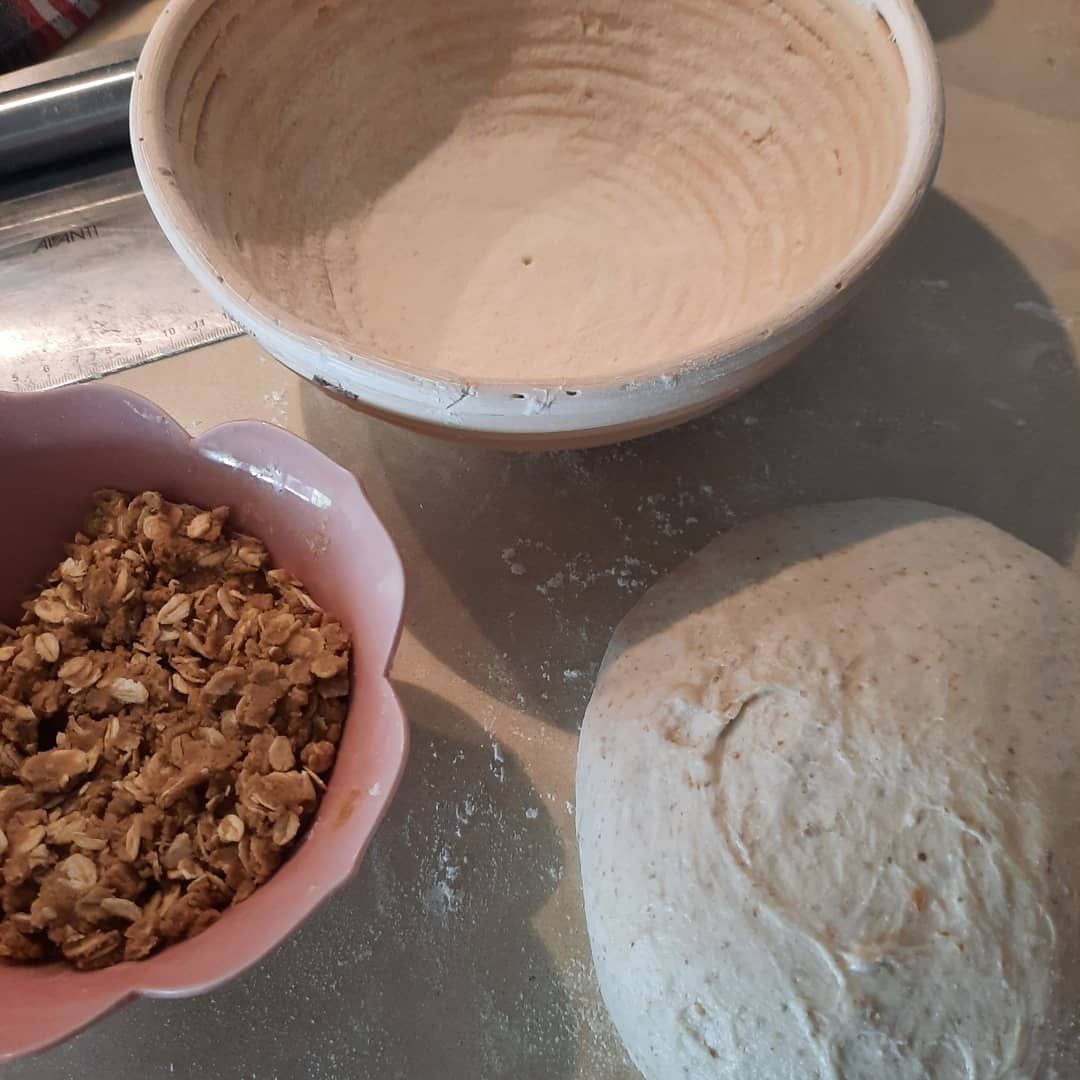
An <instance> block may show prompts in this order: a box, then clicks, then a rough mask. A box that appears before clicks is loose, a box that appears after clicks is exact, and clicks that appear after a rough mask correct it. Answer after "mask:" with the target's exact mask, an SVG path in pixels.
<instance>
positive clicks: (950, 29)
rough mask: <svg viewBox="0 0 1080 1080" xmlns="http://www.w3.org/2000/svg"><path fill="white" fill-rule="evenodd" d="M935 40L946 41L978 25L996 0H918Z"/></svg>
mask: <svg viewBox="0 0 1080 1080" xmlns="http://www.w3.org/2000/svg"><path fill="white" fill-rule="evenodd" d="M917 3H918V7H919V10H920V11H921V12H922V16H923V18H924V19H925V20H926V25H927V26H928V27H929V28H930V33H931V34H932V35H933V38H934V40H935V41H944V40H945V39H946V38H951V37H955V36H956V35H957V34H962V33H964V32H965V31H967V30H970V29H972V27H974V26H977V25H978V24H979V23H980V22H982V20H983V19H984V18H985V17H986V16H987V15H988V14H989V13H990V11H991V10H992V9H993V7H994V0H917Z"/></svg>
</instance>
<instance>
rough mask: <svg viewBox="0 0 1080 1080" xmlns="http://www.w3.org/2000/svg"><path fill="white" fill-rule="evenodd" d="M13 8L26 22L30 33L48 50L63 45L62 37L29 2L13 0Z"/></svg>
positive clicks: (28, 0)
mask: <svg viewBox="0 0 1080 1080" xmlns="http://www.w3.org/2000/svg"><path fill="white" fill-rule="evenodd" d="M13 2H14V6H15V8H16V10H17V11H18V12H19V14H20V15H22V17H23V18H24V19H25V20H26V23H27V25H28V26H29V27H30V30H31V32H32V33H33V34H34V36H35V37H37V38H38V39H39V40H40V42H41V43H42V44H43V45H45V46H46V47H47V48H49V49H50V50H52V49H58V48H59V47H60V46H61V45H63V43H64V38H63V36H62V35H61V34H60V33H59V32H58V31H57V30H56V29H55V28H54V27H53V26H51V25H50V24H49V23H47V22H46V21H45V20H44V19H43V18H42V17H41V16H40V15H39V14H38V10H37V8H35V7H34V5H33V4H32V3H30V0H13Z"/></svg>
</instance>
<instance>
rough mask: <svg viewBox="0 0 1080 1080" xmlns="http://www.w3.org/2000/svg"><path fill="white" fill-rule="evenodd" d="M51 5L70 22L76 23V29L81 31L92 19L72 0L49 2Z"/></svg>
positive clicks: (52, 0) (50, 0)
mask: <svg viewBox="0 0 1080 1080" xmlns="http://www.w3.org/2000/svg"><path fill="white" fill-rule="evenodd" d="M49 3H50V4H51V5H52V6H53V7H54V8H55V9H56V10H57V12H59V13H60V14H61V15H63V16H64V18H65V19H67V20H68V21H69V22H71V23H74V25H75V27H76V29H78V30H81V29H82V28H83V27H84V26H85V25H86V24H87V23H88V22H89V21H90V19H89V18H88V17H87V16H86V15H84V14H83V13H82V12H81V11H80V10H79V9H78V8H77V7H76V6H75V4H74V3H73V2H72V0H49Z"/></svg>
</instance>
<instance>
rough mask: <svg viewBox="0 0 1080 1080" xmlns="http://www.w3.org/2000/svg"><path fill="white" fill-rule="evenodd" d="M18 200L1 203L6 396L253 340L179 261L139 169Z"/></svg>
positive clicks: (0, 372) (0, 368) (1, 350)
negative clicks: (235, 340) (218, 343)
mask: <svg viewBox="0 0 1080 1080" xmlns="http://www.w3.org/2000/svg"><path fill="white" fill-rule="evenodd" d="M16 202H17V203H23V204H24V205H22V206H16V204H15V203H7V204H0V390H45V389H49V388H50V387H54V386H63V385H65V384H67V383H75V382H84V381H86V380H89V379H97V378H100V377H101V376H103V375H107V374H109V373H111V372H115V371H121V370H123V369H125V368H131V367H136V366H138V365H139V364H145V363H148V362H150V361H151V360H158V359H160V358H162V357H165V356H172V355H175V354H176V353H182V352H186V351H187V350H189V349H195V348H198V347H199V346H201V345H207V344H210V343H212V342H216V341H224V340H225V339H226V338H231V337H237V336H238V335H240V334H241V333H243V331H242V330H241V328H240V327H239V326H238V325H237V324H236V323H234V322H233V321H232V320H231V319H230V318H229V317H228V316H227V315H224V314H223V313H222V312H220V311H219V310H218V309H217V308H216V306H215V305H214V302H213V301H212V300H210V298H209V297H208V296H207V295H206V294H205V293H204V292H203V291H202V290H201V289H200V288H199V286H198V285H197V284H196V283H195V279H194V278H193V277H192V276H191V274H190V273H189V272H188V270H187V268H186V267H185V266H184V265H183V263H181V262H180V260H179V258H178V257H177V256H176V254H175V253H174V252H173V250H172V248H171V247H170V246H169V242H168V241H167V240H166V239H165V236H164V234H163V233H162V232H161V230H160V229H159V228H158V225H157V222H156V221H155V220H154V217H153V215H152V214H151V212H150V208H149V206H148V205H147V203H146V200H145V199H144V198H143V196H142V193H141V191H140V189H139V186H138V180H137V178H136V177H135V174H134V170H124V171H121V172H114V173H109V174H106V175H105V176H102V177H98V178H95V179H94V180H93V181H89V182H83V183H80V184H78V185H75V190H72V189H71V188H60V189H56V190H54V191H52V192H50V193H49V195H48V197H47V198H44V199H43V198H41V197H34V198H33V199H32V200H16ZM27 203H32V204H33V205H26V204H27Z"/></svg>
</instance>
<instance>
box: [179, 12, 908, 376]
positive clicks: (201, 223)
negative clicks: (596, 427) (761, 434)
mask: <svg viewBox="0 0 1080 1080" xmlns="http://www.w3.org/2000/svg"><path fill="white" fill-rule="evenodd" d="M195 6H196V7H200V6H201V7H205V5H197V4H196V5H195ZM191 23H192V25H191V27H190V28H189V30H188V31H186V32H185V33H184V34H183V37H182V39H181V40H179V41H178V42H177V44H176V45H175V52H174V56H173V59H172V67H171V71H170V73H169V75H168V78H167V83H166V85H165V89H164V94H163V102H164V124H165V129H166V132H167V134H168V139H167V141H166V142H165V144H164V145H165V146H166V148H167V149H166V160H165V162H164V163H163V164H161V166H160V167H161V168H163V169H164V170H165V171H166V173H168V174H169V179H170V182H171V183H172V184H174V185H175V187H176V189H177V190H178V192H179V193H180V194H181V196H182V198H183V199H184V200H186V202H187V204H188V207H189V209H190V211H191V221H192V222H193V223H196V225H197V235H196V236H195V237H194V238H193V243H194V245H195V247H196V248H197V249H198V250H200V251H201V253H202V254H203V255H204V256H205V258H206V259H207V260H208V261H209V262H210V264H211V265H212V267H213V269H214V270H215V272H216V273H217V274H219V275H220V276H221V277H222V278H224V279H225V280H226V281H227V282H228V283H229V285H230V287H231V288H232V290H233V291H234V292H235V293H237V294H239V295H240V296H244V297H248V298H250V302H251V303H252V304H253V305H254V306H255V307H256V308H258V309H259V310H260V312H261V313H262V314H264V315H266V316H267V317H270V318H275V319H282V320H284V321H286V322H288V323H289V324H290V325H292V326H295V327H298V328H300V329H301V330H307V331H310V333H311V334H312V335H314V336H316V337H319V338H321V339H324V340H328V341H331V342H334V343H337V344H338V345H340V347H341V349H342V350H343V351H345V352H347V353H352V354H355V355H361V356H367V357H377V358H384V359H387V360H388V361H392V362H393V363H394V364H395V365H400V366H403V367H404V368H406V369H412V370H414V371H417V372H424V373H432V372H437V373H442V374H447V373H449V374H451V375H453V376H456V377H458V378H460V379H462V380H464V381H466V382H468V383H473V384H476V383H483V382H484V381H485V380H491V379H499V380H503V381H505V380H515V379H523V380H530V381H533V382H534V383H535V382H550V383H561V382H562V381H564V380H566V379H568V378H573V379H584V380H589V379H604V378H610V377H611V376H612V375H619V376H628V375H631V374H634V375H638V374H648V373H650V372H656V371H659V370H661V369H667V368H671V367H672V366H673V364H674V363H675V362H676V361H677V360H678V359H679V358H681V357H689V356H694V355H699V354H701V353H702V352H703V351H704V350H707V349H708V348H709V347H710V346H711V345H712V344H714V343H716V342H719V341H722V340H725V339H731V338H733V337H737V336H738V335H740V334H742V333H744V332H745V331H746V330H747V329H748V328H754V327H768V326H770V325H771V324H774V323H776V321H777V320H779V319H781V318H782V317H783V316H784V315H785V314H786V313H788V312H790V310H791V309H792V306H793V305H795V304H796V303H797V302H798V300H799V298H801V297H804V296H805V295H807V294H808V293H809V292H811V291H813V290H814V289H820V288H821V286H822V284H823V283H824V282H827V281H828V280H829V278H830V276H831V275H835V274H836V273H837V268H838V267H839V266H840V265H841V264H842V263H843V260H844V259H845V257H846V256H848V255H849V253H850V252H851V251H852V250H853V248H854V247H855V246H856V245H857V244H858V242H859V241H860V239H861V238H863V237H864V236H865V235H866V234H867V232H868V231H869V230H870V229H871V227H872V226H873V225H874V223H875V222H876V221H877V220H878V218H879V216H880V215H881V213H882V210H883V208H884V207H885V206H886V203H887V202H888V200H889V197H890V194H891V193H892V191H893V189H894V187H895V185H896V181H897V177H898V175H899V173H900V170H901V165H902V162H903V160H904V156H905V149H906V146H907V140H908V134H909V132H908V120H909V117H908V103H909V102H908V87H907V84H906V81H905V73H904V67H903V64H902V62H901V58H900V54H899V52H898V50H897V48H896V46H895V45H894V44H893V43H892V42H891V41H890V28H889V26H888V25H886V23H885V22H884V21H883V19H881V18H880V17H879V16H877V15H876V14H875V12H874V11H873V10H872V8H871V6H870V5H863V4H860V3H857V2H855V0H840V2H836V0H683V2H680V3H678V4H672V3H670V2H669V0H595V2H593V3H590V4H588V5H585V6H582V5H580V4H576V3H573V4H571V3H568V2H566V0H462V2H460V3H455V4H446V3H443V2H441V0H399V2H397V3H394V4H386V3H380V2H376V0H324V2H323V3H321V4H316V3H311V4H308V3H297V2H295V0H258V2H257V3H256V2H254V0H220V2H218V3H215V4H213V5H212V6H209V7H205V11H203V13H202V14H201V16H200V17H199V18H198V19H197V21H195V20H191ZM178 29H179V26H178ZM835 284H836V285H837V286H838V287H842V286H843V285H844V284H845V282H843V281H841V280H837V281H836V282H835Z"/></svg>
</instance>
